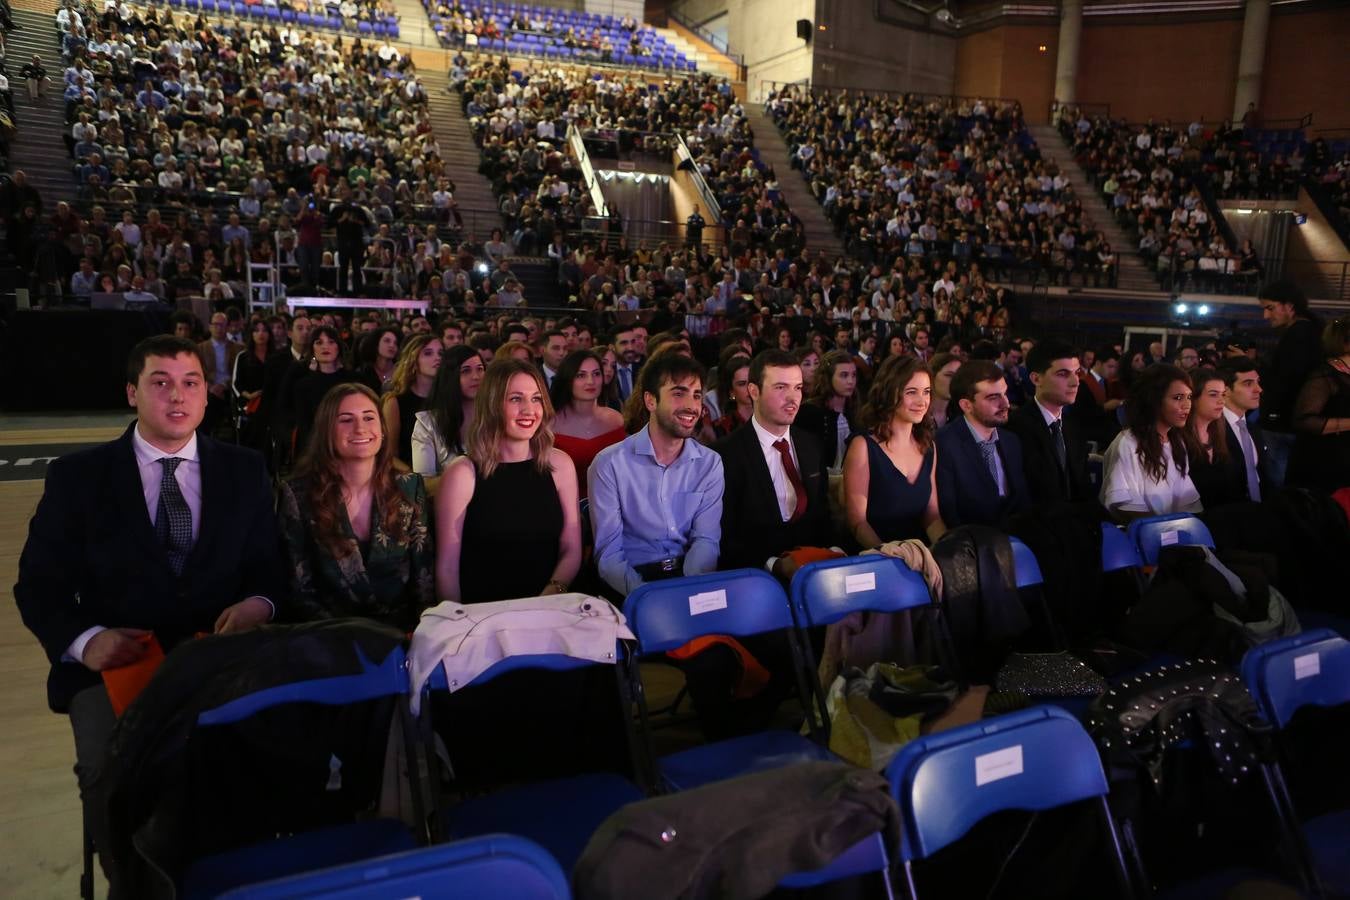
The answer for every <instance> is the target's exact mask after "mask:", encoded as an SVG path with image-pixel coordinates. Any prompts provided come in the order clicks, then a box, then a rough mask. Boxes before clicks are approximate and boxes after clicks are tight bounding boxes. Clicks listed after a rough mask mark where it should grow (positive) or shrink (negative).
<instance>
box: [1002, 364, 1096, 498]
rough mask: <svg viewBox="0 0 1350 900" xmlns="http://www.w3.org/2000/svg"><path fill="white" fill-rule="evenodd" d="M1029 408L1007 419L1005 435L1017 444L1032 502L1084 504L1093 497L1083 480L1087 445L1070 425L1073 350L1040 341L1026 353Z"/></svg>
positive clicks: (1074, 373)
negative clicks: (1009, 433) (1030, 393)
mask: <svg viewBox="0 0 1350 900" xmlns="http://www.w3.org/2000/svg"><path fill="white" fill-rule="evenodd" d="M1027 366H1028V369H1029V370H1030V379H1029V380H1030V382H1031V385H1032V386H1033V388H1034V389H1035V394H1034V395H1033V396H1032V398H1031V401H1030V402H1029V403H1026V404H1024V405H1023V406H1022V407H1021V408H1019V409H1018V410H1017V411H1016V412H1014V413H1012V414H1010V415H1009V416H1008V430H1009V431H1012V432H1013V433H1015V434H1016V435H1017V437H1018V439H1019V440H1020V441H1021V444H1022V472H1023V474H1024V475H1025V476H1026V481H1027V487H1028V489H1029V490H1030V492H1031V499H1032V502H1033V503H1036V504H1039V505H1045V506H1053V505H1055V504H1057V503H1085V502H1091V501H1093V500H1095V499H1096V495H1097V492H1096V490H1095V489H1094V488H1093V486H1092V482H1091V480H1090V479H1089V477H1088V451H1087V444H1086V443H1085V441H1084V440H1083V437H1082V435H1081V434H1080V433H1079V430H1078V423H1077V422H1075V421H1074V416H1073V412H1072V410H1073V408H1074V401H1075V400H1076V399H1077V397H1078V390H1079V387H1080V384H1079V377H1078V351H1076V350H1074V349H1073V348H1071V347H1069V346H1068V345H1066V344H1061V343H1059V342H1056V341H1045V342H1042V343H1040V344H1037V345H1036V346H1034V347H1032V348H1031V352H1030V353H1029V354H1027Z"/></svg>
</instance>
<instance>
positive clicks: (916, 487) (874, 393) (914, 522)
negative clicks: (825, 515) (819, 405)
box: [844, 356, 947, 549]
mask: <svg viewBox="0 0 1350 900" xmlns="http://www.w3.org/2000/svg"><path fill="white" fill-rule="evenodd" d="M932 393H933V379H932V375H931V373H930V372H929V371H928V366H927V365H925V364H924V363H923V362H922V361H920V360H919V359H917V358H915V357H913V356H893V357H891V358H889V359H887V360H886V361H885V362H884V363H882V364H881V368H880V369H878V370H877V374H876V377H875V378H874V379H873V380H872V386H871V388H870V389H869V390H868V392H867V403H866V405H865V406H864V407H863V410H862V414H861V416H860V417H859V423H858V424H859V426H860V429H861V430H862V434H860V435H858V436H857V437H856V438H855V439H854V440H851V441H850V442H849V446H848V453H847V455H846V456H845V457H844V509H845V515H846V520H847V522H848V529H849V534H850V535H851V536H852V537H853V539H854V540H855V541H856V542H857V543H858V545H859V546H860V547H863V548H864V549H866V548H870V547H878V546H880V545H881V544H883V543H886V542H887V541H896V540H905V539H907V538H918V539H923V538H925V537H927V538H928V539H929V540H937V538H938V537H940V536H941V535H942V533H943V532H944V531H946V530H947V529H946V526H945V525H943V523H942V517H941V516H940V515H939V513H938V495H937V478H936V475H935V472H936V470H937V446H936V444H935V442H934V440H933V436H934V432H935V431H936V429H935V428H934V426H933V416H932Z"/></svg>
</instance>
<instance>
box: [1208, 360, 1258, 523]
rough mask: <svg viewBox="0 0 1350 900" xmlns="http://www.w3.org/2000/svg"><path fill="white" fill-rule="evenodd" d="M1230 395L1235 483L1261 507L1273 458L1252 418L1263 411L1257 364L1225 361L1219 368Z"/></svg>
mask: <svg viewBox="0 0 1350 900" xmlns="http://www.w3.org/2000/svg"><path fill="white" fill-rule="evenodd" d="M1219 374H1220V375H1222V376H1223V382H1224V385H1226V386H1227V388H1228V394H1227V396H1226V397H1225V399H1224V406H1223V418H1224V427H1226V428H1227V429H1228V464H1229V465H1230V466H1232V467H1233V470H1234V473H1233V479H1234V481H1235V482H1236V483H1238V484H1241V485H1242V488H1243V496H1244V498H1245V499H1247V500H1251V501H1252V502H1255V503H1259V502H1261V497H1262V494H1263V491H1264V489H1266V488H1267V487H1268V486H1269V485H1270V476H1269V472H1268V470H1267V462H1268V460H1269V458H1270V451H1269V448H1268V447H1267V446H1266V435H1265V431H1264V430H1262V428H1261V426H1260V424H1259V423H1257V424H1252V421H1251V419H1252V416H1251V415H1250V414H1252V413H1255V412H1256V411H1258V410H1259V409H1260V408H1261V373H1260V371H1258V370H1257V368H1256V363H1255V362H1253V361H1252V360H1250V359H1248V358H1247V357H1245V356H1237V357H1233V358H1231V359H1226V360H1224V363H1223V365H1222V366H1220V367H1219Z"/></svg>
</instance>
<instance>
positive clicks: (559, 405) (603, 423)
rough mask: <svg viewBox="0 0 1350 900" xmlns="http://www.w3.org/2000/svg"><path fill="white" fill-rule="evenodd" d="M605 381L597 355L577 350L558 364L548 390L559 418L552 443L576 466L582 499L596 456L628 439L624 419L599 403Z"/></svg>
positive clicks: (555, 423)
mask: <svg viewBox="0 0 1350 900" xmlns="http://www.w3.org/2000/svg"><path fill="white" fill-rule="evenodd" d="M604 379H605V376H604V367H603V365H602V363H601V361H600V354H598V353H596V352H595V351H593V350H577V351H574V352H573V353H570V354H568V355H567V357H566V358H565V359H563V361H562V362H561V363H560V364H559V366H558V369H557V373H556V375H555V377H554V379H553V387H552V388H551V389H550V390H549V399H550V400H552V402H553V409H554V410H555V411H556V412H557V416H558V417H557V418H556V419H555V420H554V422H553V439H554V444H555V446H556V447H557V448H558V449H559V450H561V451H563V452H564V453H566V454H567V455H568V456H569V457H570V458H571V460H572V464H573V465H574V466H576V470H577V487H578V489H579V491H580V494H581V496H582V497H585V496H586V487H587V485H586V472H587V470H589V469H590V467H591V462H592V461H593V460H594V459H595V457H596V454H598V453H599V452H600V451H601V450H603V449H605V448H606V447H608V446H609V445H610V444H617V443H618V442H619V441H621V440H623V439H624V438H625V437H626V436H627V435H626V433H625V432H624V429H623V416H622V415H621V414H620V413H618V412H617V411H616V410H612V409H610V408H608V407H606V406H601V405H600V403H599V399H600V391H601V390H602V388H603V387H604Z"/></svg>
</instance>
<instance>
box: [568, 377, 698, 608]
mask: <svg viewBox="0 0 1350 900" xmlns="http://www.w3.org/2000/svg"><path fill="white" fill-rule="evenodd" d="M634 390H637V391H640V392H641V396H642V400H643V403H644V408H645V410H646V411H647V414H648V420H649V421H648V422H647V424H646V425H645V426H644V427H642V428H640V429H639V430H637V431H636V432H634V433H633V434H630V435H629V436H628V437H627V438H625V439H624V440H622V441H620V442H619V443H617V444H613V445H611V446H609V447H606V448H605V449H604V450H601V451H600V453H599V454H597V455H596V457H595V461H594V462H593V463H591V469H590V472H589V474H588V481H589V483H590V489H589V495H590V499H591V524H592V532H593V534H594V536H595V559H596V565H597V567H598V568H599V570H600V577H602V578H603V579H604V580H605V582H606V583H607V584H608V585H609V586H610V587H611V588H612V589H613V590H614V591H615V592H616V593H617V594H618V595H619V596H620V597H627V596H628V594H629V593H631V592H632V591H633V589H634V588H636V587H637V586H638V585H640V584H642V583H643V582H645V581H651V580H655V579H661V578H676V577H679V576H681V575H701V574H703V573H704V572H711V571H713V570H714V569H716V568H717V553H718V545H719V544H720V542H721V538H722V533H721V532H722V529H721V519H722V491H723V478H722V460H721V458H720V457H719V456H718V455H717V454H716V453H714V452H713V451H712V450H710V449H708V448H707V447H704V446H703V445H701V444H699V443H698V442H697V441H694V440H691V438H692V437H693V436H694V432H695V430H696V429H697V428H698V422H699V418H700V416H701V415H702V412H703V367H702V366H701V365H699V364H698V363H697V362H696V361H694V360H692V359H689V358H688V357H685V356H683V355H681V354H679V353H667V354H664V355H661V356H657V357H653V358H652V359H651V360H650V361H649V362H648V363H647V365H645V366H643V368H642V371H641V373H640V384H638V385H637V387H635V388H634Z"/></svg>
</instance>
